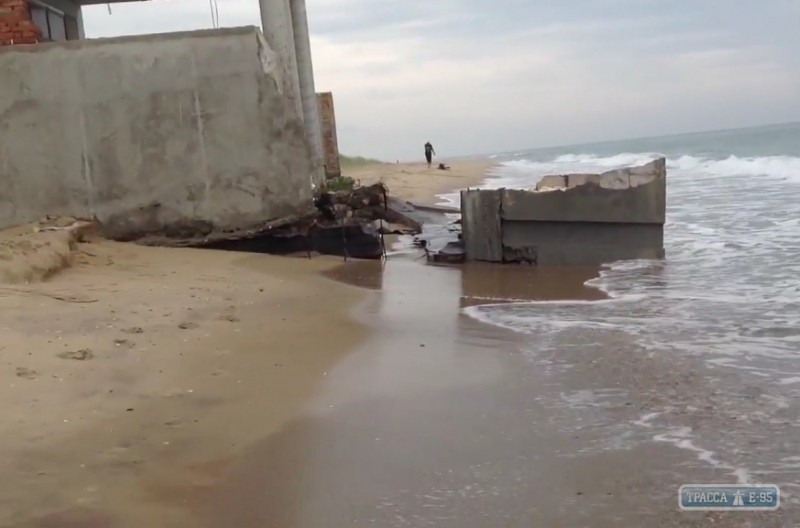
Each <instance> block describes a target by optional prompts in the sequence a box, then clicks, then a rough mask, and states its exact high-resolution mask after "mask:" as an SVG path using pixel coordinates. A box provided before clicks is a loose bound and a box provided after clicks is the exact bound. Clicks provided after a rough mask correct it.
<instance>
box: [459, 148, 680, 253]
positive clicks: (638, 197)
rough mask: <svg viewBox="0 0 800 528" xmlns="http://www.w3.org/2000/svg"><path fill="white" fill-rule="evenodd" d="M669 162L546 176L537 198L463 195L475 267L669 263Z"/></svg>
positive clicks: (510, 193) (515, 193) (508, 192)
mask: <svg viewBox="0 0 800 528" xmlns="http://www.w3.org/2000/svg"><path fill="white" fill-rule="evenodd" d="M666 176H667V170H666V160H665V159H664V158H660V159H657V160H654V161H652V162H651V163H648V164H646V165H642V166H640V167H631V168H625V169H617V170H613V171H608V172H605V173H603V174H569V175H556V176H546V177H544V178H542V180H541V181H540V182H539V183H538V184H537V186H536V190H516V189H498V190H467V191H462V192H461V218H462V223H463V238H464V246H465V248H466V254H467V258H468V259H469V260H482V261H488V262H514V263H526V264H530V265H536V266H595V265H600V264H605V263H609V262H613V261H617V260H632V259H646V258H647V259H649V258H656V259H657V258H663V256H664V222H665V209H666Z"/></svg>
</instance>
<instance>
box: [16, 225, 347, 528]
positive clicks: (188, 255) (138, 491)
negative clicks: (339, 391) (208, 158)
mask: <svg viewBox="0 0 800 528" xmlns="http://www.w3.org/2000/svg"><path fill="white" fill-rule="evenodd" d="M70 246H72V250H70ZM0 248H1V249H0V271H2V273H3V275H2V276H3V277H4V278H5V279H6V281H5V282H6V283H5V284H0V321H1V322H0V336H2V338H1V339H0V357H1V358H2V365H1V366H0V402H2V404H3V420H2V421H0V472H2V475H4V477H5V478H4V479H3V480H2V481H0V526H54V527H56V526H57V527H63V526H81V527H83V526H185V525H186V524H184V521H182V520H181V514H180V512H179V511H177V510H175V509H174V508H172V507H167V506H164V507H161V506H160V503H161V501H162V500H163V499H165V498H168V497H169V496H170V489H172V488H173V487H181V486H203V485H204V484H205V483H206V482H208V481H209V480H213V475H214V472H215V471H217V468H216V467H209V466H207V465H205V464H206V462H207V461H208V460H217V461H219V460H225V459H227V458H230V457H235V456H236V455H237V454H238V453H239V452H240V451H241V450H243V449H245V448H246V447H247V446H248V445H249V444H251V443H253V442H255V441H257V440H260V439H262V438H264V437H266V436H268V435H269V434H271V433H273V432H274V431H276V430H278V429H279V428H280V426H281V424H282V423H284V422H285V421H286V420H287V419H289V418H291V417H292V415H293V413H294V412H295V411H296V409H297V408H298V406H299V405H300V404H301V403H302V402H303V401H304V399H305V398H306V397H307V395H308V394H309V393H310V391H311V389H312V387H313V386H314V384H315V383H316V382H318V381H319V380H320V379H323V378H324V376H325V373H326V371H327V370H328V368H329V367H330V366H331V365H332V364H333V363H334V362H335V361H336V360H337V359H338V358H339V357H340V356H341V355H342V354H343V353H345V352H347V351H348V350H349V349H350V348H351V347H352V346H353V345H354V344H355V343H357V342H358V341H359V340H360V339H361V337H362V335H363V330H362V328H361V327H360V326H359V325H358V324H356V323H355V322H353V321H352V320H351V319H350V316H349V307H351V306H353V304H354V303H355V302H356V301H357V300H358V298H359V296H360V294H361V292H359V291H358V290H356V289H354V288H351V287H348V286H345V285H340V284H335V283H333V282H331V281H329V280H327V279H324V278H322V277H321V276H319V275H318V273H317V272H318V271H320V270H323V269H327V268H329V267H331V266H333V265H336V264H338V260H330V259H323V258H315V259H313V260H310V261H309V260H305V259H290V258H275V257H269V256H261V255H244V254H241V253H225V252H216V251H205V250H185V249H177V250H176V249H161V248H146V247H139V246H134V245H126V244H118V243H113V242H108V241H102V240H98V241H94V242H93V243H80V244H78V243H76V242H74V241H72V240H70V237H69V236H68V235H67V233H66V232H64V231H61V232H46V233H36V234H34V233H33V230H32V228H31V226H25V227H24V228H19V229H16V230H12V231H10V232H5V233H2V234H0ZM26 256H27V257H28V259H29V260H30V261H32V262H33V265H29V266H28V267H27V268H26V267H25V266H24V265H23V262H24V258H23V257H26ZM68 263H71V267H69V268H67V269H65V270H64V271H61V272H60V273H58V274H56V275H54V276H52V278H51V279H50V280H48V281H46V282H41V279H42V278H43V277H47V276H50V275H52V270H54V269H57V268H62V267H63V266H64V265H65V264H68ZM12 280H13V282H15V283H16V284H10V282H11V281H12ZM37 281H38V282H37ZM24 282H28V284H21V283H24ZM147 499H151V500H147ZM145 502H146V503H147V506H145V505H143V504H144V503H145ZM115 519H116V522H114V520H115ZM117 522H118V524H117ZM71 523H72V524H71Z"/></svg>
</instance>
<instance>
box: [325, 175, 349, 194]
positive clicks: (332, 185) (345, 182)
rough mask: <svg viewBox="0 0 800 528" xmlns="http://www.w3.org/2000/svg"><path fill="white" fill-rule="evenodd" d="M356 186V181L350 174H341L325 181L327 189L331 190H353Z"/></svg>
mask: <svg viewBox="0 0 800 528" xmlns="http://www.w3.org/2000/svg"><path fill="white" fill-rule="evenodd" d="M355 186H356V181H355V180H354V179H353V178H350V177H349V176H339V177H338V178H333V179H331V180H328V181H326V182H325V190H326V191H329V192H336V191H351V190H353V188H354V187H355Z"/></svg>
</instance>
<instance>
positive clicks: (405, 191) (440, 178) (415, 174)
mask: <svg viewBox="0 0 800 528" xmlns="http://www.w3.org/2000/svg"><path fill="white" fill-rule="evenodd" d="M447 165H448V166H449V167H450V170H447V171H445V170H439V169H437V168H435V167H434V168H431V169H429V168H428V167H427V165H426V164H424V163H381V164H374V165H365V166H363V167H353V168H346V167H345V168H343V169H342V174H343V175H345V176H349V177H351V178H354V179H356V180H357V181H359V182H361V184H363V185H369V184H371V183H376V182H383V183H385V184H386V186H387V187H388V188H389V192H390V194H391V195H393V196H397V197H399V198H403V199H405V200H408V201H410V202H412V203H414V204H417V205H436V204H437V203H438V202H439V201H440V200H439V199H438V198H437V197H436V196H437V195H439V194H446V193H449V192H453V191H455V190H459V189H464V188H466V187H476V186H477V185H478V184H480V183H481V182H482V181H483V180H485V179H486V177H487V176H486V174H487V171H488V170H489V169H491V168H492V167H493V166H495V165H496V164H494V163H491V162H490V161H481V160H478V161H456V162H448V163H447Z"/></svg>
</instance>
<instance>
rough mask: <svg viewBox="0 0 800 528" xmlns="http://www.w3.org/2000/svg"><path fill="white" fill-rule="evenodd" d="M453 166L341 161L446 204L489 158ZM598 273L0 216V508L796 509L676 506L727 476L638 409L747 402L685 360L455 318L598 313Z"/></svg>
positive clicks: (32, 519) (98, 524) (453, 523)
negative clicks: (657, 432)
mask: <svg viewBox="0 0 800 528" xmlns="http://www.w3.org/2000/svg"><path fill="white" fill-rule="evenodd" d="M453 166H454V171H456V172H452V173H449V174H442V171H427V169H425V168H424V167H419V166H410V165H399V166H398V165H388V164H387V165H379V166H373V167H360V168H358V169H356V170H352V171H347V172H346V174H347V175H350V176H352V177H356V178H358V179H360V180H361V181H362V183H368V182H371V181H383V182H385V183H386V184H387V186H389V188H390V191H391V192H392V193H393V194H395V195H396V196H399V197H401V198H405V199H408V200H411V201H416V202H419V203H435V202H436V199H435V195H436V194H440V193H445V192H447V191H450V190H455V189H458V188H463V187H467V186H469V185H475V184H477V183H478V182H480V181H481V180H482V179H483V178H484V171H485V170H486V168H487V167H488V166H489V165H488V164H483V163H479V162H476V163H474V164H466V165H464V166H458V168H457V169H456V164H453ZM456 175H460V176H456ZM62 224H63V225H68V224H69V222H68V221H67V222H62ZM82 240H83V241H82ZM597 275H598V270H597V269H595V268H587V269H581V268H571V269H544V268H542V269H538V268H535V267H534V268H531V267H526V266H513V267H510V266H491V265H476V264H469V265H465V266H463V267H448V266H432V265H426V264H425V263H424V262H422V261H420V260H419V259H418V258H417V255H414V254H413V253H412V254H402V253H400V254H397V255H393V256H392V257H391V258H390V259H389V260H388V261H387V262H384V263H382V262H375V261H350V262H347V263H343V262H342V261H341V260H340V259H337V258H323V257H315V258H312V259H310V260H309V259H306V258H296V257H284V258H281V257H271V256H265V255H252V254H244V253H234V252H221V251H210V250H189V249H162V248H148V247H140V246H136V245H131V244H119V243H113V242H108V241H104V240H100V239H98V238H96V237H93V236H92V234H91V233H90V232H89V233H85V234H79V235H75V236H69V235H68V232H65V231H47V232H38V233H37V232H34V226H23V227H21V228H18V229H15V230H10V231H7V232H4V233H2V236H0V277H2V280H3V284H1V285H0V310H1V311H2V319H0V320H1V321H2V323H1V324H0V327H1V328H2V340H1V341H0V352H2V358H3V365H2V369H1V370H0V375H2V376H3V383H2V384H0V401H2V402H3V406H4V409H3V410H4V420H3V421H2V422H0V433H2V434H1V435H0V470H2V472H3V474H4V475H6V476H7V477H8V478H6V479H4V480H3V482H2V483H0V526H2V527H3V528H72V527H75V528H78V527H80V528H138V527H141V526H151V527H155V528H178V527H185V526H197V527H203V528H222V527H228V526H235V527H237V528H239V527H241V528H263V527H270V528H272V527H274V528H317V527H344V526H369V527H376V528H377V527H386V526H392V527H404V526H409V527H420V526H437V527H445V528H449V527H452V528H464V527H470V528H472V527H474V528H495V527H499V526H506V527H520V528H522V527H525V528H531V527H533V528H558V527H563V528H578V527H589V528H612V527H613V528H617V527H619V526H631V527H647V528H677V527H681V528H700V527H706V526H726V527H731V528H755V527H757V526H758V527H761V528H764V527H767V528H779V527H780V528H785V527H788V526H795V525H796V523H795V521H797V519H796V518H794V517H792V515H793V513H792V510H791V509H784V510H782V511H780V512H776V513H771V514H748V513H744V514H742V513H733V514H728V512H709V513H698V512H692V513H684V512H681V511H679V510H678V508H677V505H676V493H677V489H678V487H679V486H680V485H681V484H684V483H687V482H726V481H730V480H731V476H730V475H731V471H732V466H728V465H725V464H723V463H719V462H716V459H715V458H713V455H710V454H708V453H706V452H705V451H703V450H702V449H701V448H699V447H696V446H695V444H693V443H692V441H691V440H687V437H686V436H681V435H685V431H684V430H683V429H680V430H678V431H677V432H675V433H668V434H665V435H664V434H662V435H661V437H660V439H659V437H656V439H657V441H654V440H653V439H654V436H653V434H652V432H651V430H650V429H649V428H650V427H651V424H652V422H653V421H654V420H655V419H656V418H657V415H658V414H659V413H658V412H654V411H653V409H658V408H661V406H663V405H665V404H667V403H669V402H671V401H675V402H678V403H676V407H675V408H676V413H677V415H676V416H679V417H683V418H685V419H688V420H692V422H691V423H692V424H693V427H694V429H695V430H696V431H697V432H698V434H702V433H703V432H704V431H706V430H707V431H709V432H710V433H711V434H712V436H714V434H715V432H716V431H720V430H725V428H726V427H729V426H730V423H731V422H730V420H735V419H736V418H737V416H733V415H731V416H728V417H725V416H723V417H722V418H720V417H715V415H712V414H709V413H706V412H705V409H708V408H709V406H707V405H704V403H703V402H709V401H711V402H713V401H714V400H715V398H717V397H718V396H717V394H718V387H717V388H715V387H714V386H711V385H709V384H707V383H705V382H704V379H703V376H702V374H701V372H702V370H701V368H700V367H699V366H698V364H697V362H690V361H684V362H682V363H673V362H670V361H669V358H667V357H659V356H653V355H652V354H648V352H647V351H646V350H643V349H641V347H640V346H638V345H637V344H636V342H635V341H634V339H633V337H632V336H626V335H624V334H622V335H619V334H603V333H598V332H599V330H597V329H595V330H592V329H591V328H592V327H590V329H589V330H586V329H585V328H584V327H583V326H579V325H574V326H573V325H570V324H568V323H569V320H568V319H564V320H562V319H559V317H560V316H558V315H552V316H550V317H551V318H552V319H553V321H552V323H553V324H561V325H562V326H563V329H564V333H563V338H559V339H557V340H556V339H555V338H552V337H548V336H546V335H539V334H537V333H532V334H531V333H521V332H516V331H512V330H510V329H506V328H501V327H498V326H496V325H490V324H486V323H485V322H483V321H482V320H481V318H480V317H472V316H469V315H468V314H467V313H465V312H467V311H469V310H475V309H478V310H480V309H483V308H485V305H487V304H490V305H495V306H497V305H501V306H505V307H510V309H512V310H513V309H514V307H515V306H516V305H515V304H514V303H517V302H519V301H531V300H535V301H568V302H570V303H574V304H572V305H569V306H572V308H569V307H567V308H566V310H567V311H566V312H565V311H564V310H565V308H563V307H562V308H561V310H562V311H561V312H560V313H562V314H574V313H576V312H577V309H576V308H575V307H576V306H583V307H586V306H588V305H589V304H590V303H588V302H587V301H595V302H599V303H600V304H598V305H597V306H599V307H601V308H602V306H604V304H603V301H605V300H607V299H608V296H607V295H606V294H605V293H604V292H602V291H601V290H599V289H597V288H594V287H592V286H589V285H586V282H587V281H588V280H590V279H592V278H595V277H597ZM549 306H551V305H548V304H544V305H540V308H542V309H543V310H545V312H546V313H550V312H554V311H555V310H556V308H555V307H553V308H549ZM620 306H622V308H617V309H618V310H624V306H625V305H624V304H622V305H620ZM480 313H481V312H480V311H478V312H474V313H473V315H475V314H478V315H480ZM631 316H632V315H631V314H625V313H621V314H620V315H619V316H618V317H621V318H622V319H625V318H626V317H631ZM598 328H600V329H601V330H602V328H604V327H602V326H601V327H598ZM598 351H600V352H598ZM733 381H735V380H733ZM750 389H752V391H755V392H754V394H756V395H757V394H759V393H758V391H757V390H756V389H757V388H755V387H750V388H749V389H748V390H750ZM698 410H700V411H701V412H704V413H705V414H703V417H702V418H703V419H702V420H700V419H699V418H700V417H699V416H698V415H696V414H693V413H696V412H697V411H698ZM781 423H784V422H781ZM785 424H786V427H789V426H791V424H792V422H791V421H790V420H787V421H786V422H785ZM633 425H636V427H635V428H634V427H633ZM681 431H684V432H681ZM670 434H672V435H673V436H670ZM701 440H702V438H701ZM753 445H756V444H753ZM675 446H678V447H681V449H675ZM687 446H688V447H687ZM786 451H787V452H786V455H788V454H789V453H790V449H788V448H787V449H786ZM698 459H699V461H698ZM709 460H711V461H712V463H710V464H709V463H707V462H708V461H709Z"/></svg>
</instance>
